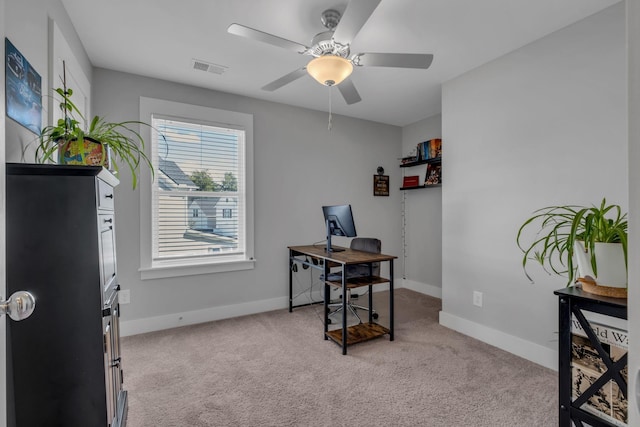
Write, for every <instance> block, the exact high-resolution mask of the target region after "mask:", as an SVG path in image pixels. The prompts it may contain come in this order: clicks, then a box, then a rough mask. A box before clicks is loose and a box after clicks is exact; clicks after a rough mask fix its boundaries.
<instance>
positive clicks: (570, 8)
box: [62, 0, 619, 126]
mask: <svg viewBox="0 0 640 427" xmlns="http://www.w3.org/2000/svg"><path fill="white" fill-rule="evenodd" d="M347 1H348V0H185V1H175V0H62V3H63V4H64V6H65V8H66V9H67V12H68V13H69V16H70V17H71V20H72V22H73V25H74V26H75V28H76V30H77V32H78V35H79V36H80V38H81V40H82V41H83V43H84V47H85V49H86V51H87V54H88V55H89V58H90V60H91V62H92V63H93V65H94V66H96V67H102V68H108V69H112V70H118V71H124V72H129V73H134V74H138V75H143V76H149V77H154V78H159V79H164V80H170V81H174V82H179V83H185V84H189V85H194V86H199V87H203V88H208V89H214V90H219V91H224V92H230V93H235V94H240V95H246V96H250V97H253V98H259V99H265V100H269V101H274V102H281V103H285V104H290V105H294V106H299V107H306V108H311V109H314V110H320V111H328V109H329V90H330V89H328V88H327V87H324V86H321V85H320V84H319V83H317V82H315V81H314V80H313V79H312V78H311V77H310V76H304V77H303V78H301V79H298V80H296V81H295V82H293V83H290V84H289V85H287V86H284V87H282V88H280V89H278V90H276V91H275V92H265V91H262V90H261V89H260V88H261V87H262V86H264V85H265V84H267V83H270V82H271V81H273V80H275V79H277V78H279V77H281V76H283V75H285V74H287V73H289V72H291V71H293V70H295V69H297V68H301V67H303V66H305V64H306V63H307V62H308V61H309V60H310V59H311V57H309V56H304V55H298V54H296V53H295V52H292V51H288V50H284V49H281V48H278V47H275V46H272V45H268V44H264V43H260V42H257V41H253V40H249V39H245V38H241V37H238V36H234V35H231V34H228V33H227V27H228V26H229V25H230V24H232V23H239V24H243V25H246V26H248V27H252V28H255V29H259V30H261V31H264V32H267V33H271V34H274V35H277V36H280V37H283V38H285V39H289V40H292V41H295V42H298V43H301V44H304V45H307V46H309V45H310V44H311V43H310V41H311V38H312V37H313V36H314V35H315V34H316V33H319V32H321V31H324V30H325V28H324V27H323V26H322V24H321V23H320V14H321V13H322V11H323V10H325V9H329V8H334V9H338V10H340V11H344V9H345V7H346V5H347ZM618 1H619V0H535V1H533V0H382V2H381V3H380V5H379V6H378V7H377V9H376V10H375V11H374V12H373V14H372V15H371V18H370V19H369V20H368V21H367V23H366V24H365V25H364V27H363V28H362V30H361V31H360V33H359V34H358V35H357V36H356V38H355V40H354V41H353V43H352V44H351V52H352V53H358V52H393V53H432V54H434V60H433V64H432V65H431V67H430V68H429V69H427V70H417V69H400V68H380V67H378V68H376V67H357V68H356V69H355V70H354V72H353V74H352V76H351V79H352V81H353V83H354V84H355V86H356V88H357V89H358V91H359V93H360V96H361V97H362V101H361V102H359V103H357V104H353V105H346V103H345V102H344V100H343V99H342V97H341V96H340V93H339V92H338V91H337V90H336V88H333V89H331V90H333V93H332V111H333V113H335V114H343V115H346V116H351V117H357V118H362V119H368V120H373V121H377V122H382V123H388V124H393V125H398V126H404V125H407V124H411V123H414V122H416V121H418V120H421V119H424V118H426V117H429V116H431V115H434V114H437V113H439V112H440V103H441V84H442V83H443V82H446V81H447V80H450V79H451V78H453V77H456V76H458V75H460V74H462V73H464V72H466V71H469V70H471V69H473V68H475V67H477V66H479V65H481V64H483V63H486V62H488V61H490V60H492V59H495V58H497V57H499V56H501V55H503V54H505V53H507V52H510V51H512V50H514V49H517V48H519V47H521V46H523V45H525V44H527V43H529V42H532V41H534V40H536V39H538V38H540V37H542V36H544V35H547V34H549V33H551V32H553V31H555V30H558V29H560V28H563V27H565V26H567V25H569V24H571V23H573V22H576V21H578V20H580V19H582V18H584V17H586V16H588V15H591V14H593V13H595V12H598V11H599V10H602V9H604V8H606V7H608V6H610V5H612V4H614V3H617V2H618ZM193 59H198V60H202V61H205V62H209V63H214V64H218V65H223V66H225V67H228V68H227V70H226V72H225V73H224V74H222V75H217V74H213V73H208V72H203V71H197V70H194V69H193V68H192V60H193Z"/></svg>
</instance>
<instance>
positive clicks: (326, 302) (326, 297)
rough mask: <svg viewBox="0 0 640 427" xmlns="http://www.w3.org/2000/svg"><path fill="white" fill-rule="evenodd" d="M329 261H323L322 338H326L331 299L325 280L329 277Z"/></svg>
mask: <svg viewBox="0 0 640 427" xmlns="http://www.w3.org/2000/svg"><path fill="white" fill-rule="evenodd" d="M329 270H330V269H329V263H328V262H325V263H324V277H325V282H324V340H325V341H326V340H328V339H329V337H327V332H329V302H330V300H331V289H329V284H328V283H327V282H326V278H328V277H329Z"/></svg>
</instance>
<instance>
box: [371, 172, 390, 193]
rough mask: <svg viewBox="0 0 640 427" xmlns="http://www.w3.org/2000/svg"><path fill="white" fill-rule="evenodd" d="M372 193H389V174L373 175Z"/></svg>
mask: <svg viewBox="0 0 640 427" xmlns="http://www.w3.org/2000/svg"><path fill="white" fill-rule="evenodd" d="M373 195H374V196H388V195H389V175H373Z"/></svg>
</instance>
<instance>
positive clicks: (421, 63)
mask: <svg viewBox="0 0 640 427" xmlns="http://www.w3.org/2000/svg"><path fill="white" fill-rule="evenodd" d="M380 1H381V0H351V1H349V3H348V4H347V8H346V9H345V11H344V14H341V13H340V12H338V11H337V10H334V9H327V10H325V11H324V12H322V17H321V22H322V24H323V25H324V26H325V27H326V28H327V31H323V32H321V33H319V34H316V35H315V37H313V39H312V40H311V47H308V46H305V45H303V44H300V43H296V42H294V41H291V40H287V39H283V38H282V37H278V36H275V35H273V34H269V33H265V32H263V31H259V30H256V29H254V28H250V27H246V26H244V25H240V24H231V25H230V26H229V28H227V31H228V32H229V33H231V34H235V35H237V36H241V37H246V38H249V39H253V40H257V41H261V42H263V43H268V44H271V45H274V46H278V47H281V48H284V49H288V50H292V51H294V52H297V53H299V54H301V55H309V56H313V57H314V59H312V60H311V61H309V63H308V64H307V66H306V67H303V68H300V69H298V70H295V71H293V72H291V73H289V74H286V75H284V76H282V77H280V78H279V79H277V80H274V81H273V82H271V83H269V84H267V85H266V86H263V87H262V90H266V91H270V92H271V91H274V90H276V89H279V88H281V87H282V86H284V85H286V84H288V83H291V82H293V81H294V80H297V79H299V78H300V77H302V76H304V75H305V74H307V73H308V74H309V75H311V76H312V77H313V78H314V79H316V80H317V81H318V82H319V83H321V84H323V85H326V86H334V85H335V86H338V89H339V90H340V93H341V94H342V97H343V98H344V100H345V101H346V102H347V104H349V105H351V104H355V103H356V102H359V101H361V100H362V98H360V95H359V94H358V91H357V90H356V87H355V86H354V84H353V82H352V81H351V79H350V78H349V76H350V74H351V72H352V71H353V68H354V66H355V67H362V66H366V67H396V68H421V69H427V68H429V66H430V65H431V62H432V61H433V55H431V54H421V53H357V54H353V55H352V54H351V51H350V45H351V42H352V40H353V39H354V38H355V36H356V35H357V34H358V32H359V31H360V29H361V28H362V27H363V26H364V24H365V23H366V22H367V20H368V19H369V17H370V16H371V14H372V13H373V11H374V10H375V9H376V7H378V4H380Z"/></svg>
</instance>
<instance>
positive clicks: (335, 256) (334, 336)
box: [288, 245, 397, 354]
mask: <svg viewBox="0 0 640 427" xmlns="http://www.w3.org/2000/svg"><path fill="white" fill-rule="evenodd" d="M288 249H289V311H290V312H291V311H292V310H293V308H294V306H293V276H292V271H293V264H294V263H296V262H298V263H301V264H305V265H308V266H310V267H312V268H318V269H322V270H323V271H324V277H329V273H330V269H331V267H340V269H341V272H342V280H340V281H325V282H324V339H325V340H327V339H331V340H332V341H334V342H335V343H336V344H339V345H342V354H347V346H348V345H350V344H355V343H358V342H362V341H366V340H369V339H372V338H376V337H379V336H382V335H385V334H389V340H390V341H393V260H394V259H396V258H397V257H396V256H393V255H385V254H378V253H371V252H364V251H357V250H353V249H347V248H339V249H344V251H341V252H331V253H327V252H326V251H325V246H315V245H307V246H289V247H288ZM299 256H306V257H311V258H315V259H317V260H322V261H323V262H322V266H320V265H316V264H314V263H308V262H306V261H304V260H301V259H299V258H298V257H299ZM385 261H388V262H389V278H388V279H385V278H383V277H379V276H373V275H370V276H369V277H359V278H353V279H346V277H345V271H346V266H348V265H352V264H369V268H370V269H372V268H373V267H372V265H373V263H375V262H385ZM381 283H389V328H385V327H384V326H382V325H379V324H378V323H375V322H374V321H373V317H372V311H371V310H370V311H369V322H368V323H360V324H358V325H354V326H350V327H347V311H348V310H347V298H344V297H343V298H342V329H337V330H332V331H329V295H330V286H334V287H340V288H342V295H346V294H347V289H353V288H357V287H360V286H368V287H369V307H370V308H371V307H372V305H373V301H372V289H371V288H372V286H373V285H377V284H381Z"/></svg>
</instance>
